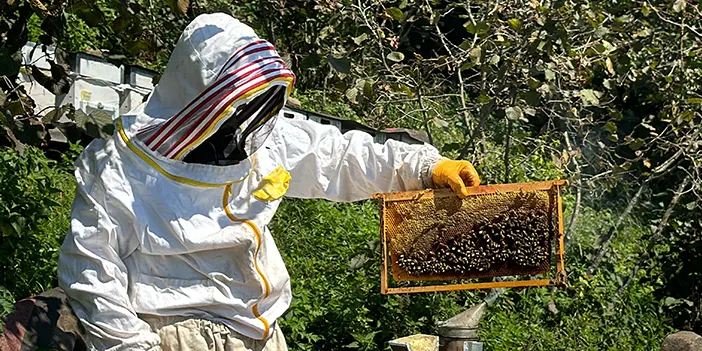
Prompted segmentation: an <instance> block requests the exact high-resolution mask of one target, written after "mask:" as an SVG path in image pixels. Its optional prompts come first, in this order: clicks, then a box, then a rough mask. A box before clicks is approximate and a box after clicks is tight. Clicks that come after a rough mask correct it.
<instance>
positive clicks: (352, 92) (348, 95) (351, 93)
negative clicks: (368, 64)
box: [345, 87, 358, 104]
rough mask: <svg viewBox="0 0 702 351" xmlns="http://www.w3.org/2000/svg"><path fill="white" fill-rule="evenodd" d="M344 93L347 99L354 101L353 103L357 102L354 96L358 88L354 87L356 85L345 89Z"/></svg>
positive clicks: (356, 94)
mask: <svg viewBox="0 0 702 351" xmlns="http://www.w3.org/2000/svg"><path fill="white" fill-rule="evenodd" d="M345 95H346V98H347V99H349V101H351V102H352V103H354V104H356V103H358V101H357V100H356V98H357V97H358V89H356V87H353V88H351V89H349V90H346V94H345Z"/></svg>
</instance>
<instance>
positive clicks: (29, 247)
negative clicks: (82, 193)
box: [0, 147, 75, 299]
mask: <svg viewBox="0 0 702 351" xmlns="http://www.w3.org/2000/svg"><path fill="white" fill-rule="evenodd" d="M64 169H65V166H64V167H63V169H61V167H59V165H58V162H56V161H52V160H49V159H48V158H46V156H45V155H44V154H43V152H42V151H41V150H39V149H37V148H34V147H28V148H27V149H26V150H25V152H24V154H23V155H20V154H18V153H17V152H15V151H14V150H12V149H10V148H2V149H0V183H1V184H2V185H3V186H2V187H1V188H0V228H1V230H2V233H1V234H2V236H0V271H2V272H3V274H2V275H1V276H0V286H2V287H5V288H6V289H7V290H9V291H10V292H11V293H12V295H13V296H14V298H15V299H21V298H25V297H28V296H30V295H34V294H36V293H39V292H41V291H44V290H47V289H50V288H52V287H54V286H55V285H56V261H57V259H58V249H59V246H60V244H61V241H62V240H63V237H64V235H65V234H66V230H67V229H68V219H69V217H70V209H71V203H72V202H73V196H74V191H75V190H74V187H75V185H74V184H75V183H74V180H73V176H72V175H71V174H70V173H68V172H65V171H64Z"/></svg>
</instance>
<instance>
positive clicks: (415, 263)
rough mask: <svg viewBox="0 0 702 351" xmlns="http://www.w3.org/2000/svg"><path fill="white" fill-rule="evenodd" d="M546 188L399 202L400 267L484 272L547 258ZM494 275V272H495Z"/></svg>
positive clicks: (411, 271) (531, 265)
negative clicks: (543, 189) (461, 197)
mask: <svg viewBox="0 0 702 351" xmlns="http://www.w3.org/2000/svg"><path fill="white" fill-rule="evenodd" d="M548 204H549V198H548V193H547V192H543V191H531V192H512V193H496V194H489V195H479V196H473V197H469V198H467V199H464V200H460V199H458V198H447V197H444V198H439V199H434V201H422V200H419V201H414V202H405V203H401V202H397V203H395V204H394V205H393V206H394V207H396V208H395V209H393V208H390V209H389V210H390V211H392V210H395V213H396V214H397V217H398V219H397V221H398V223H397V224H398V225H397V227H396V230H395V231H394V233H393V234H392V240H391V242H392V248H393V249H394V250H396V251H395V252H396V253H397V261H396V264H397V265H398V267H399V268H400V269H401V270H403V271H404V272H406V273H407V274H408V275H410V276H414V277H425V276H452V277H455V276H466V275H467V276H482V275H486V274H487V273H489V272H495V273H498V272H508V271H524V270H526V271H529V270H534V269H538V268H540V267H543V266H548V264H549V258H550V255H549V250H550V245H549V240H550V237H551V233H552V230H553V227H552V225H551V223H550V216H549V213H548V209H549V206H548ZM496 275H497V274H496Z"/></svg>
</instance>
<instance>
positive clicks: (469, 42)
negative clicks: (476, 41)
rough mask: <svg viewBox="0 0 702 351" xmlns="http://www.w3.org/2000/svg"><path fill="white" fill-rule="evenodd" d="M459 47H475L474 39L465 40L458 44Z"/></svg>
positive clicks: (466, 48)
mask: <svg viewBox="0 0 702 351" xmlns="http://www.w3.org/2000/svg"><path fill="white" fill-rule="evenodd" d="M458 47H459V48H461V49H463V50H468V49H470V48H471V47H473V41H472V40H464V41H463V42H462V43H461V44H460V45H458Z"/></svg>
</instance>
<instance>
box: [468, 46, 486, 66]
mask: <svg viewBox="0 0 702 351" xmlns="http://www.w3.org/2000/svg"><path fill="white" fill-rule="evenodd" d="M468 56H470V58H471V60H473V63H475V64H480V60H481V59H482V56H483V50H482V49H481V48H480V46H477V47H474V48H473V50H471V51H470V52H469V53H468Z"/></svg>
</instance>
